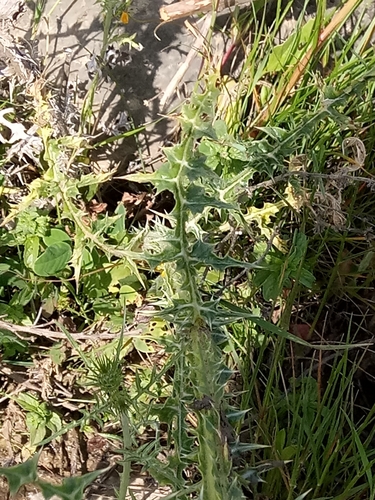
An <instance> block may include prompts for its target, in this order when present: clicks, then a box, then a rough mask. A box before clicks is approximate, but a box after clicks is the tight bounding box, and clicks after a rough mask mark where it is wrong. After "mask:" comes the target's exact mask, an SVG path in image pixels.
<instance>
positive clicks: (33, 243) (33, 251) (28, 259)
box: [23, 236, 39, 269]
mask: <svg viewBox="0 0 375 500" xmlns="http://www.w3.org/2000/svg"><path fill="white" fill-rule="evenodd" d="M38 252H39V238H38V236H28V237H27V238H26V241H25V248H24V251H23V261H24V263H25V266H26V267H28V268H29V269H33V268H34V264H35V261H36V259H37V258H38Z"/></svg>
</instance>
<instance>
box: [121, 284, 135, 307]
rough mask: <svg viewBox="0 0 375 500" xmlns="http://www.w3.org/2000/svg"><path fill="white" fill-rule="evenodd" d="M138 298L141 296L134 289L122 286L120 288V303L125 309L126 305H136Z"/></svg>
mask: <svg viewBox="0 0 375 500" xmlns="http://www.w3.org/2000/svg"><path fill="white" fill-rule="evenodd" d="M138 297H139V294H138V292H137V291H136V290H134V288H133V287H131V286H129V285H122V287H121V288H120V303H121V305H122V306H123V307H126V304H128V305H129V304H134V302H135V301H136V300H137V298H138Z"/></svg>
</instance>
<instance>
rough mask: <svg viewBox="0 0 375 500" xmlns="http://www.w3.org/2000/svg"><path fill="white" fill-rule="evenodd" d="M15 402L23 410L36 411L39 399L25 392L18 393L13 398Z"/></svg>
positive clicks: (38, 406)
mask: <svg viewBox="0 0 375 500" xmlns="http://www.w3.org/2000/svg"><path fill="white" fill-rule="evenodd" d="M14 399H15V401H16V403H17V404H18V405H19V406H20V407H21V408H22V409H24V410H26V411H31V412H35V413H37V412H38V411H39V408H40V401H39V400H38V399H37V398H36V397H34V396H32V395H31V394H27V393H26V392H24V393H21V394H19V396H17V397H16V398H14Z"/></svg>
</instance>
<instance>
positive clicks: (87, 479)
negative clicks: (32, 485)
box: [37, 468, 108, 500]
mask: <svg viewBox="0 0 375 500" xmlns="http://www.w3.org/2000/svg"><path fill="white" fill-rule="evenodd" d="M106 470H108V468H107V469H102V470H96V471H93V472H89V473H88V474H84V475H83V476H79V477H68V478H67V479H64V480H63V482H62V484H61V485H55V484H50V483H45V482H44V481H38V482H37V484H38V486H39V487H40V489H41V491H42V493H43V496H44V498H45V500H50V499H51V498H52V497H53V496H54V495H56V496H57V497H59V498H61V500H82V499H83V492H84V490H85V488H87V486H89V485H90V484H91V483H92V482H93V481H95V479H96V478H97V477H98V476H100V474H103V472H105V471H106Z"/></svg>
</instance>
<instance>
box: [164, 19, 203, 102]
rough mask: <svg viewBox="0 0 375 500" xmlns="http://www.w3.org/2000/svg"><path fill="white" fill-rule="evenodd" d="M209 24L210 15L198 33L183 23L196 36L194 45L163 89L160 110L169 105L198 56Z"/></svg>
mask: <svg viewBox="0 0 375 500" xmlns="http://www.w3.org/2000/svg"><path fill="white" fill-rule="evenodd" d="M210 24H211V15H209V14H208V15H207V17H206V19H205V21H204V24H203V26H202V28H201V31H200V32H199V31H198V30H196V29H194V28H193V27H192V26H191V24H190V23H188V22H187V21H185V25H186V27H187V28H188V29H189V31H191V32H192V33H193V34H195V35H196V43H195V45H194V46H193V47H192V48H191V49H190V51H189V53H188V55H187V56H186V59H185V61H184V62H183V64H181V66H180V67H179V68H178V70H177V72H176V74H175V75H174V77H173V78H172V80H171V82H170V83H169V84H168V86H167V88H166V89H165V91H164V95H163V97H162V98H161V99H160V109H161V110H163V109H164V108H165V106H166V105H167V104H168V103H169V101H170V100H171V98H172V95H173V93H174V92H175V90H176V89H177V88H178V86H179V85H180V83H181V80H182V79H183V77H184V75H185V73H186V71H187V70H188V69H189V67H190V65H191V63H192V61H193V59H194V57H195V56H196V55H197V54H198V52H199V51H200V49H201V47H202V46H203V44H204V42H205V41H206V36H207V34H208V31H209V29H210Z"/></svg>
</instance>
